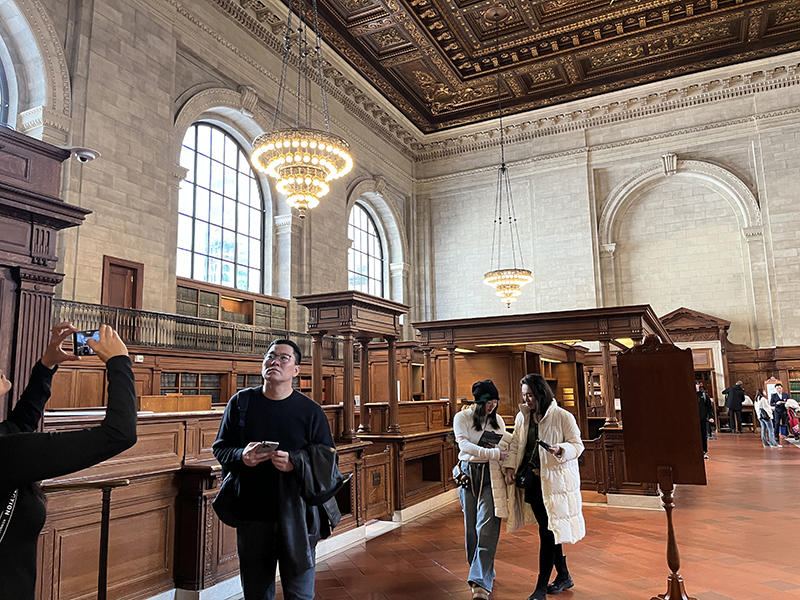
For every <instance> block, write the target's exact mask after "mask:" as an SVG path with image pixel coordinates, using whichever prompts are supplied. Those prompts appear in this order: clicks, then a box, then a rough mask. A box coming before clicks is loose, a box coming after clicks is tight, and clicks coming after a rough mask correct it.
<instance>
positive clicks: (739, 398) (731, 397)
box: [722, 381, 744, 433]
mask: <svg viewBox="0 0 800 600" xmlns="http://www.w3.org/2000/svg"><path fill="white" fill-rule="evenodd" d="M722 393H723V394H725V406H726V407H727V408H728V415H730V417H729V419H730V427H731V433H742V403H743V402H744V389H743V388H742V382H741V381H737V382H736V383H735V384H734V385H732V386H731V387H729V388H725V389H724V390H722Z"/></svg>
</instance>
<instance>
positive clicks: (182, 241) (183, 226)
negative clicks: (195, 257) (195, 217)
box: [178, 215, 192, 250]
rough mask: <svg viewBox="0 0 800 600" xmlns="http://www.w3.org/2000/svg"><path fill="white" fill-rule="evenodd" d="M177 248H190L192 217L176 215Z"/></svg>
mask: <svg viewBox="0 0 800 600" xmlns="http://www.w3.org/2000/svg"><path fill="white" fill-rule="evenodd" d="M178 248H184V249H186V250H191V249H192V217H187V216H186V215H178Z"/></svg>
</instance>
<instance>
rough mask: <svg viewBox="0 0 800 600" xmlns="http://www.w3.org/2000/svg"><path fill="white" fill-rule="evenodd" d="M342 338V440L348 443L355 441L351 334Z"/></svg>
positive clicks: (345, 334)
mask: <svg viewBox="0 0 800 600" xmlns="http://www.w3.org/2000/svg"><path fill="white" fill-rule="evenodd" d="M343 336H344V349H343V352H344V357H343V358H344V374H343V376H344V381H343V382H342V383H343V388H344V389H343V392H344V393H343V396H344V397H343V398H342V419H343V421H344V423H343V425H342V440H343V441H344V442H346V443H350V442H353V441H355V440H356V412H355V411H356V399H355V394H354V393H353V381H354V380H355V365H354V364H353V334H352V333H351V332H349V331H348V332H345V333H344V334H343Z"/></svg>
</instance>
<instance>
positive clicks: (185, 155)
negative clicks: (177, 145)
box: [181, 146, 194, 181]
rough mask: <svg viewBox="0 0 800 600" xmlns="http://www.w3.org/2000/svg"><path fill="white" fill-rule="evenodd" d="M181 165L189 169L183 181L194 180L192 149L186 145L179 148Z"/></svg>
mask: <svg viewBox="0 0 800 600" xmlns="http://www.w3.org/2000/svg"><path fill="white" fill-rule="evenodd" d="M181 166H182V167H183V168H184V169H188V170H189V172H188V173H186V179H185V181H194V150H192V149H191V148H187V147H186V146H184V147H183V148H181Z"/></svg>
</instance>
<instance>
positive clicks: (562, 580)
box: [504, 373, 586, 600]
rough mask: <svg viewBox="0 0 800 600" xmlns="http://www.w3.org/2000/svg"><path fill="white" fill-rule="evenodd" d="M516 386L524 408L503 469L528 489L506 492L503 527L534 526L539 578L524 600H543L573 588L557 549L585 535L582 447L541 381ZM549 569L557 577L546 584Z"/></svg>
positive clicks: (528, 380)
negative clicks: (505, 520)
mask: <svg viewBox="0 0 800 600" xmlns="http://www.w3.org/2000/svg"><path fill="white" fill-rule="evenodd" d="M520 383H521V384H522V399H523V401H524V403H523V404H521V405H520V410H519V413H517V418H516V420H515V421H514V436H513V438H512V440H511V444H510V446H509V450H508V460H507V461H506V463H505V465H504V467H505V474H506V483H507V484H508V485H509V486H511V485H514V484H515V483H516V484H517V485H524V484H525V483H526V482H527V483H528V485H526V487H524V488H520V487H517V486H516V485H515V487H513V488H511V489H510V490H509V494H508V497H509V507H508V512H509V515H508V526H507V527H508V531H509V532H512V531H515V530H517V529H519V528H520V527H522V526H524V525H527V524H529V523H538V525H539V577H538V579H537V581H536V589H535V590H534V592H533V593H532V594H531V595H530V596H529V597H528V600H545V598H546V594H560V593H561V592H562V591H564V590H565V589H568V588H571V587H572V586H573V585H574V584H573V582H572V577H570V574H569V571H568V570H567V559H566V557H565V556H564V553H563V551H562V547H561V545H562V544H563V543H568V544H574V543H575V542H577V541H578V540H580V539H581V538H583V536H584V535H585V534H586V526H585V524H584V521H583V514H582V513H581V506H582V504H581V476H580V472H579V470H578V457H579V456H580V455H581V453H582V452H583V442H582V441H581V434H580V429H578V424H577V423H576V422H575V417H573V416H572V414H570V413H569V412H568V411H566V410H564V409H563V408H560V407H559V406H558V404H557V403H556V400H555V398H553V392H552V391H551V390H550V386H549V385H547V382H546V381H545V379H544V377H542V376H541V375H538V374H535V373H534V374H529V375H526V376H525V377H524V378H523V379H522V381H521V382H520ZM539 442H541V443H539ZM528 465H530V466H528ZM523 475H525V476H523ZM554 565H555V567H556V573H557V575H556V578H555V580H554V581H553V583H552V584H550V585H548V582H549V581H550V574H551V573H552V571H553V566H554Z"/></svg>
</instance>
